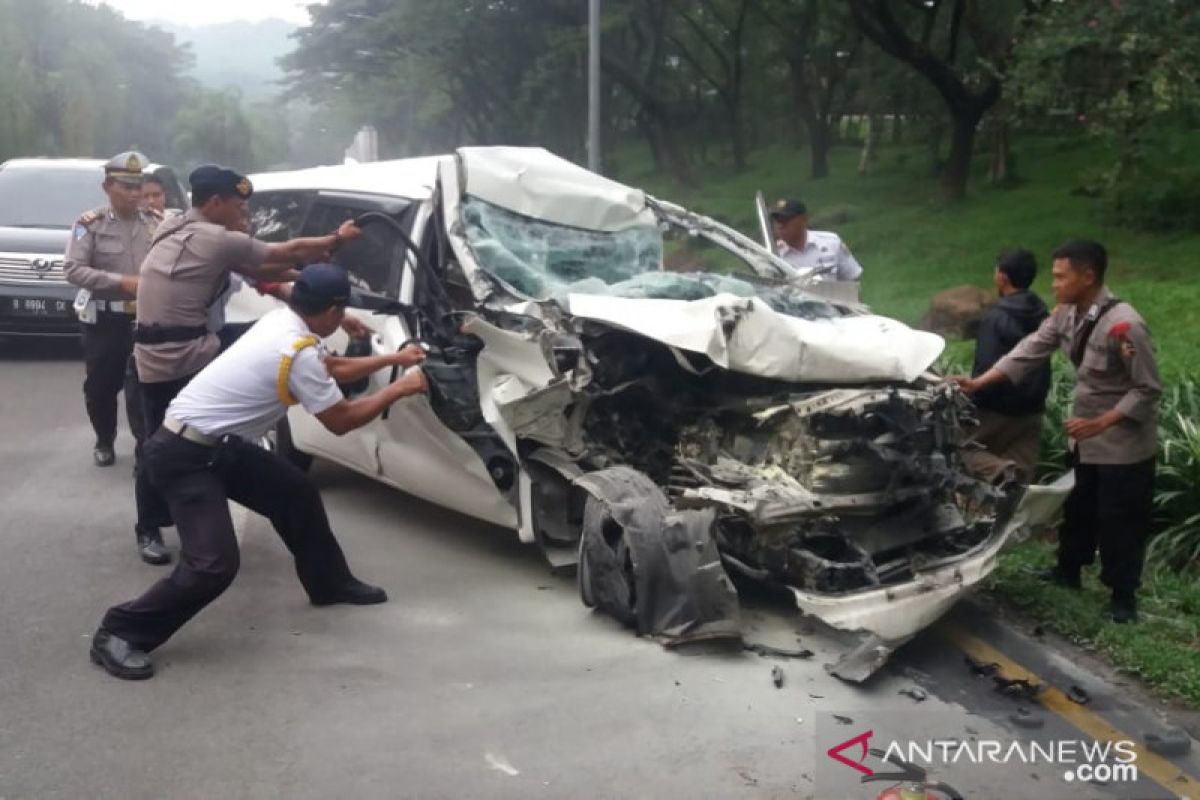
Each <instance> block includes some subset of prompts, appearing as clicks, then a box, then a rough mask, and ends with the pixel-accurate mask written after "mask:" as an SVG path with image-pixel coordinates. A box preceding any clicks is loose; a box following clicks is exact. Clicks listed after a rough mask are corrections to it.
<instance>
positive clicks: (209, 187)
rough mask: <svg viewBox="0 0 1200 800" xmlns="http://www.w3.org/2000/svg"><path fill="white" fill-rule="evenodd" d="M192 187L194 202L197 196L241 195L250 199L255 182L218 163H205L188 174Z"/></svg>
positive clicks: (206, 197) (242, 197) (245, 198)
mask: <svg viewBox="0 0 1200 800" xmlns="http://www.w3.org/2000/svg"><path fill="white" fill-rule="evenodd" d="M188 183H189V184H191V187H192V203H193V205H194V204H195V201H196V198H197V197H200V198H202V199H208V198H209V197H240V198H241V199H243V200H249V199H250V195H252V194H254V184H252V183H250V179H249V178H247V177H246V176H245V175H241V174H239V173H237V172H234V171H233V170H231V169H228V168H226V167H221V166H218V165H216V164H205V165H203V166H200V167H196V168H195V169H194V170H192V174H191V175H189V176H188Z"/></svg>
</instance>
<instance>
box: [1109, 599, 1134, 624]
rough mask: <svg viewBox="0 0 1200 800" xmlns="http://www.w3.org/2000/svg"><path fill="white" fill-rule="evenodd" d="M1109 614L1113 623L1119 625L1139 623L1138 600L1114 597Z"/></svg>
mask: <svg viewBox="0 0 1200 800" xmlns="http://www.w3.org/2000/svg"><path fill="white" fill-rule="evenodd" d="M1109 613H1110V614H1111V615H1112V621H1113V622H1115V623H1117V624H1118V625H1125V624H1128V623H1131V622H1137V621H1138V613H1137V599H1136V598H1133V597H1118V596H1117V595H1113V599H1112V603H1111V604H1110V605H1109Z"/></svg>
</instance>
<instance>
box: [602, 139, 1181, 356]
mask: <svg viewBox="0 0 1200 800" xmlns="http://www.w3.org/2000/svg"><path fill="white" fill-rule="evenodd" d="M1104 155H1105V154H1104V153H1103V152H1101V151H1100V150H1099V149H1098V148H1096V147H1095V146H1091V145H1088V144H1086V143H1081V142H1079V141H1077V140H1072V139H1061V140H1058V139H1046V140H1032V139H1031V140H1024V141H1021V142H1019V143H1018V144H1017V158H1018V163H1019V165H1020V170H1021V174H1022V175H1023V176H1024V180H1023V181H1022V182H1020V183H1018V184H1017V185H1016V186H1015V187H1012V188H993V187H990V186H988V185H987V183H986V182H985V180H984V176H983V175H982V174H977V175H975V176H974V177H973V179H972V180H973V182H972V187H971V193H970V197H969V199H968V201H967V202H966V203H964V204H961V205H958V206H949V207H947V206H945V205H944V204H942V203H941V202H940V201H939V200H938V199H937V196H938V191H937V184H936V181H935V180H934V179H933V178H932V177H930V174H929V168H928V160H927V159H928V156H927V151H926V150H925V149H924V148H921V147H915V146H914V147H905V146H900V147H891V148H885V149H883V150H882V152H881V154H880V158H879V163H878V165H877V168H876V170H875V172H874V173H873V174H871V175H868V176H866V177H859V176H858V175H857V174H856V171H855V170H856V166H857V162H858V152H857V150H856V149H853V148H841V149H839V150H836V151H835V153H834V161H833V165H832V167H833V169H832V176H831V177H830V178H828V179H825V180H822V181H810V180H808V170H807V154H806V153H805V152H803V151H800V150H783V149H779V150H767V151H760V152H757V153H755V154H754V155H753V157H752V158H751V162H750V168H749V169H748V170H747V171H746V172H745V173H743V174H741V175H736V174H732V173H731V171H729V170H726V169H709V170H697V174H700V175H703V176H704V177H703V179H702V182H701V183H700V184H699V185H698V186H696V187H694V188H689V189H680V188H677V187H674V186H672V185H671V184H670V183H669V182H667V181H665V180H663V179H662V178H661V176H656V175H655V174H654V173H653V172H652V171H651V170H650V169H649V168H648V164H647V160H646V159H645V158H644V157H643V156H642V155H641V154H640V153H638V152H624V153H622V154H620V156H619V159H618V168H619V177H620V179H621V180H623V181H625V182H628V183H631V184H633V185H635V186H643V187H645V188H646V189H647V190H649V191H651V192H653V193H654V194H657V195H660V196H663V197H665V198H668V199H673V200H676V201H679V202H682V203H683V204H685V205H687V206H689V207H691V208H693V209H695V210H697V211H701V212H704V213H706V214H709V215H711V216H714V217H717V218H719V219H722V220H724V221H726V222H729V223H732V224H733V225H734V226H735V227H737V228H738V229H740V230H742V231H743V232H746V233H751V234H752V235H754V237H755V238H756V239H757V238H758V237H757V234H756V231H757V230H758V226H757V223H756V222H755V221H754V220H755V217H754V205H753V199H754V192H755V190H758V189H761V190H762V191H763V192H764V193H765V194H766V196H767V198H768V199H774V198H777V197H793V196H797V197H800V198H801V199H803V200H805V201H806V202H807V203H808V205H809V208H810V211H811V213H812V216H813V220H814V227H818V228H821V227H829V228H832V229H834V230H836V231H838V232H839V233H840V234H842V236H843V238H844V239H845V240H846V241H847V242H848V244H849V245H850V247H851V249H852V250H853V251H854V254H855V255H856V256H857V257H858V260H859V261H860V262H861V263H862V264H863V266H864V268H865V270H866V274H865V276H864V279H863V296H864V299H865V301H866V302H867V303H869V304H870V305H871V306H872V307H873V308H874V309H875V310H877V311H879V312H880V313H883V314H887V315H889V316H893V317H897V318H899V319H902V320H904V321H906V322H909V323H914V322H916V321H917V320H918V319H919V318H920V317H921V315H922V314H923V312H924V311H925V309H926V307H927V305H928V302H929V298H930V297H931V296H932V295H933V294H934V293H935V292H937V291H939V290H941V289H945V288H948V287H951V286H957V285H961V284H964V283H974V284H978V285H980V286H984V287H990V286H991V274H992V269H993V266H994V260H995V257H996V255H997V253H999V251H1000V250H1002V249H1004V248H1006V247H1012V246H1023V247H1028V248H1029V249H1031V250H1033V251H1034V252H1035V253H1036V254H1037V257H1038V264H1039V277H1038V281H1037V283H1036V284H1035V287H1034V288H1035V289H1036V290H1037V291H1038V292H1039V293H1040V294H1041V295H1042V297H1043V298H1045V299H1046V300H1047V301H1048V302H1049V303H1050V304H1051V305H1052V304H1053V299H1052V295H1051V292H1050V275H1049V273H1050V270H1049V266H1050V263H1049V262H1050V258H1049V256H1050V252H1051V251H1052V250H1053V249H1054V247H1055V246H1057V245H1058V244H1060V243H1062V241H1064V240H1065V239H1067V238H1070V237H1073V236H1086V237H1090V238H1095V239H1099V240H1100V241H1102V242H1103V243H1104V244H1105V245H1106V246H1107V247H1108V250H1109V255H1110V263H1109V273H1110V274H1109V282H1110V284H1111V285H1112V287H1113V289H1114V291H1115V292H1116V293H1117V294H1118V295H1120V296H1121V297H1124V298H1126V299H1128V300H1129V301H1130V302H1132V303H1133V304H1134V305H1135V306H1137V308H1138V309H1139V310H1140V311H1141V313H1142V314H1143V315H1144V316H1145V317H1146V319H1147V321H1148V322H1149V324H1150V327H1151V330H1152V331H1153V333H1154V335H1155V338H1156V340H1157V344H1158V349H1159V354H1160V363H1161V365H1162V368H1163V372H1164V373H1165V374H1167V375H1168V376H1175V375H1179V374H1180V373H1182V372H1191V373H1195V372H1198V371H1200V353H1197V351H1196V348H1195V345H1194V343H1195V342H1196V341H1200V284H1198V283H1197V282H1196V281H1195V280H1194V277H1193V276H1194V275H1195V271H1196V254H1197V253H1200V232H1190V233H1179V234H1170V235H1165V234H1150V233H1141V232H1138V231H1133V230H1129V229H1128V228H1125V227H1122V226H1120V225H1118V224H1115V222H1114V221H1113V220H1108V219H1105V218H1104V216H1103V215H1101V214H1100V213H1099V212H1098V210H1097V208H1096V201H1094V200H1091V199H1089V198H1087V197H1084V196H1082V195H1080V194H1079V193H1077V192H1074V191H1073V190H1075V189H1076V188H1077V187H1079V186H1080V185H1081V184H1082V183H1083V181H1084V178H1083V175H1084V173H1085V172H1086V170H1087V169H1088V167H1090V166H1091V165H1093V164H1096V163H1106V162H1104V161H1103V156H1104ZM976 166H977V167H978V170H977V171H978V172H979V173H982V170H983V168H984V161H983V156H981V157H980V159H979V160H978V161H977V164H976Z"/></svg>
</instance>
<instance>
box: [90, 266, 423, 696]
mask: <svg viewBox="0 0 1200 800" xmlns="http://www.w3.org/2000/svg"><path fill="white" fill-rule="evenodd" d="M350 297H351V291H350V279H349V276H348V275H347V274H346V272H345V270H343V269H342V268H341V267H337V266H334V265H332V264H313V265H310V266H308V267H305V268H304V270H303V271H302V272H301V274H300V276H299V278H298V279H297V280H296V282H295V285H294V287H293V289H292V292H291V299H290V301H289V302H290V306H289V307H288V308H281V309H278V310H276V311H272V312H271V313H269V314H267V315H266V316H264V317H263V318H262V319H261V320H259V321H258V322H257V323H255V325H254V327H253V328H251V329H250V331H248V332H247V333H246V334H245V335H244V336H243V337H241V338H240V339H239V340H238V341H237V342H236V343H235V344H234V345H233V346H232V347H230V348H229V349H228V350H226V351H225V352H224V353H223V354H221V355H220V356H219V357H218V358H217V359H216V360H215V361H213V362H212V363H211V364H209V365H208V366H207V367H205V368H204V369H203V370H202V371H201V372H200V374H199V375H197V376H196V378H195V379H194V380H192V382H191V383H189V384H188V385H187V387H186V388H185V389H183V391H182V392H180V393H179V395H178V396H177V397H176V398H175V399H174V400H173V401H171V404H170V406H169V408H168V409H167V413H166V416H165V418H164V422H163V426H162V427H161V428H159V429H158V431H157V432H156V433H155V434H154V435H153V436H152V437H151V438H150V440H149V441H148V442H147V443H146V448H145V453H146V454H145V461H146V466H147V470H146V472H147V474H148V475H149V477H150V479H151V480H152V481H153V482H154V485H155V486H156V487H157V488H158V489H159V490H160V491H161V492H162V493H163V495H164V496H165V497H166V498H167V502H168V503H169V504H170V508H171V513H172V515H173V516H174V518H175V522H176V524H177V525H178V528H179V539H180V542H181V543H182V548H181V551H180V559H179V565H178V566H177V567H176V568H175V571H174V572H173V573H172V575H171V576H170V577H168V578H165V579H163V580H161V581H159V582H158V583H156V584H155V585H154V586H152V587H150V589H149V590H148V591H146V593H145V594H143V595H142V596H141V597H139V598H137V599H136V600H133V601H131V602H128V603H125V604H123V605H119V606H116V607H114V608H111V609H109V611H108V613H107V614H105V616H104V619H103V621H102V622H101V624H100V628H99V630H98V631H97V632H96V634H95V636H94V637H93V639H92V645H91V658H92V661H94V662H95V663H97V664H99V665H101V666H103V667H104V668H105V669H106V670H107V671H108V672H109V673H111V674H112V675H114V676H116V677H118V678H125V679H139V678H149V677H151V675H153V673H154V667H153V664H152V663H151V661H150V658H149V656H148V655H147V653H149V652H150V651H152V650H154V648H156V647H158V646H159V645H161V644H162V643H163V642H165V641H167V639H168V638H170V637H171V635H172V634H174V633H175V631H177V630H178V629H179V628H180V627H181V626H182V625H183V624H184V623H186V622H187V621H188V620H189V619H191V618H192V617H193V616H194V615H195V614H197V613H198V612H199V611H200V610H201V609H203V608H204V607H205V606H206V605H208V604H209V603H211V602H212V601H213V600H215V599H216V598H217V597H218V596H219V595H220V594H221V593H222V592H223V591H225V589H226V588H227V587H228V586H229V584H230V583H231V582H232V581H233V578H234V576H235V575H236V574H237V571H238V564H239V558H238V542H237V539H236V537H235V535H234V528H233V523H232V521H231V519H230V516H229V503H228V500H233V501H235V502H237V503H240V504H241V505H244V506H246V507H247V508H249V509H251V510H252V511H255V512H257V513H259V514H261V515H263V516H264V517H266V518H267V519H269V520H270V521H271V523H272V525H274V527H275V530H276V532H278V533H279V536H280V538H282V539H283V542H284V544H285V545H286V546H287V548H288V550H289V551H291V553H292V556H293V557H294V558H295V565H296V573H297V575H298V576H299V578H300V583H301V585H302V586H303V587H304V590H305V592H307V594H308V597H309V599H310V601H311V602H312V603H313V605H317V606H325V605H332V604H334V603H350V604H355V605H366V604H371V603H382V602H384V601H385V600H386V599H387V595H386V594H385V593H384V591H383V589H380V588H378V587H376V586H370V585H368V584H365V583H363V582H361V581H359V580H358V579H357V578H355V577H354V576H353V575H352V574H351V573H350V568H349V567H348V566H347V565H346V559H345V556H344V555H343V554H342V550H341V547H339V545H338V543H337V540H336V539H335V538H334V535H333V531H332V530H330V527H329V520H328V518H327V516H326V514H325V507H324V504H323V503H322V502H321V495H320V493H319V492H318V491H317V488H316V486H315V485H314V484H313V482H312V480H311V479H310V478H309V477H308V476H307V475H306V474H305V473H303V472H302V471H300V470H299V469H297V468H296V467H295V466H293V465H292V464H290V463H288V462H287V461H285V460H284V459H282V458H280V457H279V456H277V455H274V454H272V453H270V452H268V451H266V450H264V449H262V448H260V447H258V446H257V445H255V444H252V442H254V441H256V440H257V439H258V438H259V437H261V436H262V435H263V434H264V433H266V432H267V431H268V430H270V429H271V428H272V427H273V426H274V425H275V424H276V423H277V422H278V421H279V420H280V419H281V418H282V417H283V416H284V415H285V414H286V413H287V409H288V407H289V406H291V405H295V404H300V405H302V406H303V407H304V409H305V410H306V411H308V412H309V413H311V414H313V415H315V416H316V418H317V419H318V420H320V422H321V424H322V425H324V426H325V427H326V428H327V429H328V430H329V431H331V432H332V433H335V434H338V435H341V434H344V433H346V432H348V431H351V430H354V429H355V428H358V427H361V426H363V425H366V424H367V423H368V422H370V421H371V420H373V419H375V417H377V416H378V415H379V414H380V413H382V412H383V410H384V409H386V408H387V407H388V406H390V405H391V404H392V403H394V402H395V401H396V400H398V399H400V398H401V397H406V396H408V395H412V394H416V393H419V392H423V391H425V390H426V389H427V387H428V385H427V383H426V380H425V376H424V375H423V374H422V373H421V371H420V370H413V371H411V372H408V373H407V374H404V375H402V376H401V377H399V378H398V379H397V380H396V381H394V382H393V383H391V384H390V385H388V386H387V387H385V388H384V389H382V390H380V391H378V392H375V393H373V394H370V395H366V396H364V397H360V398H357V399H354V400H347V399H345V398H344V397H343V396H342V393H341V390H340V389H338V383H339V382H352V381H355V380H359V379H361V378H363V377H366V376H368V375H370V374H372V373H374V372H376V371H378V370H381V369H387V368H391V367H411V366H414V365H416V364H419V363H420V362H421V361H423V360H424V357H425V354H424V352H423V351H422V350H421V349H420V348H419V347H417V346H416V345H410V346H408V347H406V348H404V349H402V350H401V351H400V352H398V353H393V354H389V355H384V356H366V357H362V358H339V357H335V356H330V355H328V354H327V353H326V352H325V350H324V349H323V348H322V346H321V344H320V341H319V338H318V337H325V336H329V335H330V334H331V333H333V332H334V331H335V330H337V328H338V325H339V323H340V322H341V320H342V317H344V315H345V313H346V304H347V303H348V302H349V301H350Z"/></svg>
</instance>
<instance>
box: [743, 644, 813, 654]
mask: <svg viewBox="0 0 1200 800" xmlns="http://www.w3.org/2000/svg"><path fill="white" fill-rule="evenodd" d="M742 649H743V650H747V651H749V652H751V653H758V654H759V655H760V656H764V657H765V656H773V657H775V658H812V657H813V651H812V650H807V649H805V650H786V649H784V648H782V647H774V646H772V645H769V644H763V643H762V642H745V643H744V644H743V645H742Z"/></svg>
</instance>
